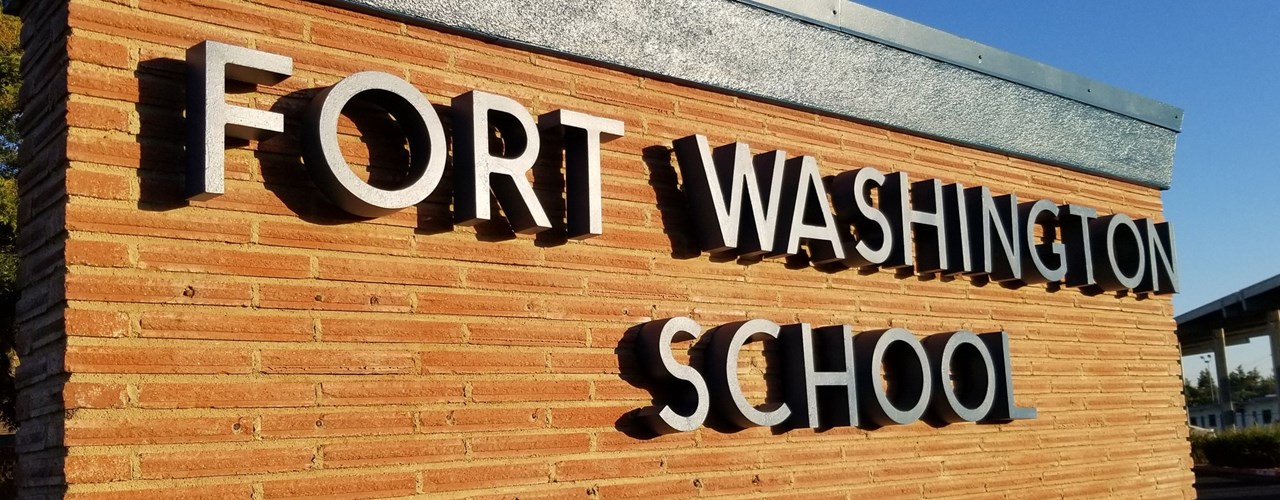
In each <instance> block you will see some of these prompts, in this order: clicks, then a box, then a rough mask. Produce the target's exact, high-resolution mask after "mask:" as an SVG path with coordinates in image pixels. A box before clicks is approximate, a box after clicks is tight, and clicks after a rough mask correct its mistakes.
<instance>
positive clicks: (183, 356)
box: [66, 345, 253, 374]
mask: <svg viewBox="0 0 1280 500" xmlns="http://www.w3.org/2000/svg"><path fill="white" fill-rule="evenodd" d="M66 368H67V371H69V372H71V373H189V374H215V373H249V372H251V371H252V370H253V355H252V353H251V352H250V351H248V350H245V349H211V348H198V349H175V348H168V347H145V346H75V345H73V346H68V347H67V360H66Z"/></svg>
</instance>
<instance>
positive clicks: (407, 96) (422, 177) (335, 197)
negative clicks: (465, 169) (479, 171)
mask: <svg viewBox="0 0 1280 500" xmlns="http://www.w3.org/2000/svg"><path fill="white" fill-rule="evenodd" d="M357 96H359V97H362V98H365V99H368V100H369V101H370V102H372V103H373V104H376V105H378V106H379V107H381V108H382V109H384V110H386V111H387V113H390V114H391V116H393V117H395V119H396V123H397V124H399V125H400V127H401V128H402V129H403V130H404V135H405V138H406V139H408V141H409V175H408V176H407V177H406V178H407V179H408V185H407V186H404V187H402V188H399V189H395V190H387V189H380V188H376V187H374V186H372V185H370V184H369V183H367V182H365V181H364V180H362V179H360V177H357V176H356V174H355V172H352V171H351V166H350V165H348V164H347V160H346V158H343V156H342V149H341V148H340V147H339V146H338V118H339V117H340V116H342V110H343V108H345V107H346V106H347V103H349V102H351V100H352V99H355V98H356V97H357ZM307 115H308V116H307V124H306V129H305V131H304V135H303V139H304V147H303V155H304V158H305V159H306V165H307V172H309V173H310V174H311V178H312V180H314V181H315V183H316V187H318V188H320V191H321V192H323V193H324V194H325V196H327V197H329V200H330V201H332V202H333V203H334V204H336V205H338V206H339V207H341V208H342V209H343V210H346V211H348V212H351V213H353V214H356V215H359V216H362V217H379V216H382V215H387V214H389V213H392V212H395V211H397V210H400V209H403V208H407V207H411V206H413V205H417V204H418V203H421V202H422V200H425V199H426V198H427V196H430V195H431V192H432V191H435V189H436V186H438V185H439V184H440V178H441V176H443V175H444V162H445V153H446V149H447V146H446V144H445V139H444V126H443V125H441V123H440V117H439V115H437V114H436V111H435V108H432V107H431V103H430V102H428V101H427V98H426V97H425V96H423V95H422V92H419V91H418V89H416V88H414V86H413V85H410V84H409V82H406V81H404V80H402V79H400V77H397V76H394V75H390V74H387V73H382V72H378V71H366V72H362V73H356V74H354V75H351V76H348V77H346V78H343V79H342V81H339V82H338V83H337V84H335V85H334V86H332V87H329V88H327V89H324V90H323V91H321V92H320V93H319V94H317V95H316V97H315V98H314V99H312V100H311V105H310V107H309V108H308V110H307Z"/></svg>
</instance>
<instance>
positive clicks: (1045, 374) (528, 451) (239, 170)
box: [21, 0, 1192, 500]
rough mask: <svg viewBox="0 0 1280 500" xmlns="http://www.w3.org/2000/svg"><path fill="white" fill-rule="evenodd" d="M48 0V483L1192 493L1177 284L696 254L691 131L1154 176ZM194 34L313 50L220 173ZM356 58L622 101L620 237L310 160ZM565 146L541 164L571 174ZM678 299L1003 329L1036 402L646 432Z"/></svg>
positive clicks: (531, 65) (36, 345) (575, 70)
mask: <svg viewBox="0 0 1280 500" xmlns="http://www.w3.org/2000/svg"><path fill="white" fill-rule="evenodd" d="M53 4H58V5H57V6H55V5H53ZM23 15H24V17H25V19H26V21H27V30H28V32H29V33H32V35H31V36H30V37H29V39H30V42H29V51H28V55H27V62H28V64H27V66H26V70H27V72H28V75H29V77H28V80H27V81H28V82H32V81H33V75H56V76H55V77H52V78H50V79H49V80H51V81H54V82H56V83H55V84H54V85H49V86H47V87H42V88H41V89H40V90H38V91H35V90H33V91H31V94H33V96H32V97H30V98H29V99H28V102H29V103H30V104H29V105H28V106H27V108H25V109H28V110H38V113H31V112H30V111H29V114H31V115H32V116H39V119H38V120H37V119H35V118H32V119H30V120H28V122H27V124H26V127H25V130H26V131H27V134H28V135H27V137H26V143H25V144H24V147H25V148H27V149H26V153H25V154H26V155H27V157H28V158H37V157H38V158H40V160H38V161H35V160H33V161H32V162H31V163H30V165H31V166H30V167H28V169H27V172H26V173H24V179H23V184H22V197H23V208H24V210H25V212H24V213H25V214H26V215H25V220H26V221H27V225H26V226H25V227H24V228H23V236H24V240H23V241H24V244H23V255H24V257H25V258H26V260H24V269H25V271H26V273H25V274H24V276H26V278H25V279H24V283H25V287H26V288H25V290H26V291H27V293H28V294H29V295H27V296H25V297H24V304H26V305H27V307H24V311H27V314H25V315H24V318H25V322H24V327H23V336H24V339H26V340H25V341H24V348H23V354H24V360H23V367H24V368H26V369H27V372H26V375H25V376H24V377H23V382H22V383H23V384H25V387H24V399H23V401H24V408H25V409H26V410H25V413H24V415H25V416H24V417H23V418H24V419H26V420H25V421H24V426H23V433H24V435H26V436H27V437H26V438H24V439H21V442H22V443H24V448H23V451H22V452H23V454H24V455H23V459H22V460H23V466H24V470H25V474H26V475H27V476H28V477H27V489H26V490H25V493H26V495H28V496H31V497H38V496H41V495H46V496H56V495H58V494H61V493H62V492H63V488H64V487H63V486H61V483H63V482H64V481H63V479H64V477H63V476H64V474H63V471H65V483H66V485H65V493H66V494H67V496H68V498H75V499H95V500H96V499H117V498H120V499H123V498H130V499H137V498H144V499H145V498H174V497H181V498H255V499H269V498H290V497H312V496H316V495H326V494H335V495H336V494H342V495H350V497H353V498H356V497H359V498H363V497H382V496H407V495H414V494H427V495H429V494H440V493H445V494H448V495H450V496H471V497H483V498H489V497H513V496H516V495H517V494H518V495H519V496H520V498H532V497H539V496H546V497H572V496H576V497H596V498H616V497H627V496H641V497H650V496H658V495H663V494H669V495H672V496H676V497H688V496H696V495H701V496H716V495H731V496H740V495H747V494H753V493H761V492H780V491H790V492H796V493H801V494H804V495H806V496H812V495H818V496H831V497H838V498H845V497H848V498H863V497H869V496H872V495H888V496H895V495H896V496H905V497H920V496H926V497H964V496H976V497H1005V496H1016V497H1033V498H1044V497H1047V496H1057V495H1065V496H1102V495H1108V494H1110V495H1113V496H1116V497H1123V498H1135V497H1139V496H1150V497H1161V498H1184V497H1187V496H1191V495H1192V492H1191V489H1190V485H1191V474H1190V472H1189V466H1190V460H1189V456H1188V455H1189V452H1188V445H1187V442H1186V440H1185V436H1186V432H1187V427H1186V422H1185V413H1184V411H1183V408H1182V407H1183V399H1182V395H1181V369H1180V366H1179V352H1178V349H1177V345H1176V341H1175V338H1174V335H1173V330H1174V323H1173V321H1172V319H1171V312H1172V311H1171V304H1170V302H1169V300H1168V298H1167V297H1152V298H1145V297H1135V296H1132V295H1128V296H1116V295H1095V296H1089V295H1085V294H1081V293H1080V292H1078V291H1077V290H1074V289H1062V290H1054V291H1050V290H1047V289H1046V288H1045V287H1044V286H1029V287H1024V288H1020V289H1008V288H1003V287H1000V286H996V285H980V284H976V283H971V282H970V281H969V280H967V279H954V280H941V281H940V280H923V279H920V278H916V277H899V276H895V274H894V273H893V272H890V271H881V272H874V273H869V274H868V273H860V272H858V271H854V270H849V271H844V272H838V273H826V272H821V271H817V270H814V269H812V268H808V267H804V266H802V265H797V263H796V262H794V261H792V262H790V263H788V262H784V261H781V260H779V261H765V262H761V263H756V264H740V263H737V262H733V261H727V262H726V261H721V260H720V259H712V258H710V257H708V256H707V255H699V253H698V251H697V249H696V246H695V242H694V237H693V234H692V227H691V225H690V221H689V214H688V211H687V208H686V207H685V203H684V200H683V198H682V195H681V194H680V192H679V189H678V176H677V168H676V166H675V163H674V158H673V155H672V153H671V151H670V144H671V141H672V140H673V139H675V138H678V137H682V136H686V135H690V134H695V133H697V134H704V135H707V136H709V137H710V140H711V143H712V144H722V143H727V142H731V141H735V140H741V141H746V142H748V143H749V144H750V145H751V146H752V148H753V150H754V151H756V152H760V151H765V150H770V149H784V150H786V151H787V152H788V153H790V154H791V155H800V154H808V155H813V156H815V157H817V158H818V161H819V163H820V165H821V166H822V168H823V170H824V172H825V173H835V172H839V171H843V170H848V169H852V168H856V167H860V166H864V165H872V166H876V167H878V168H880V169H881V170H883V171H905V172H908V173H909V174H910V175H911V176H912V177H913V178H939V179H942V180H944V181H948V182H951V181H959V182H963V183H965V184H966V185H986V186H990V187H991V188H992V190H993V191H995V192H996V193H1017V194H1018V196H1019V197H1022V198H1027V199H1035V198H1041V197H1044V198H1049V199H1051V200H1054V201H1055V202H1059V203H1068V202H1070V203H1076V204H1081V205H1088V206H1093V207H1097V208H1098V209H1099V211H1100V212H1101V213H1104V214H1106V213H1126V214H1129V215H1131V216H1134V217H1135V218H1136V217H1152V216H1154V217H1159V215H1160V210H1161V203H1160V193H1159V192H1158V191H1156V190H1154V189H1149V188H1144V187H1139V186H1135V185H1131V184H1126V183H1123V182H1118V181H1112V180H1107V179H1102V178H1098V177H1091V176H1088V175H1085V174H1080V173H1076V172H1070V171H1067V170H1064V169H1061V168H1057V167H1051V166H1046V165H1041V164H1036V163H1032V162H1028V161H1024V160H1021V159H1015V158H1010V157H1007V156H1002V155H998V154H992V153H987V152H981V151H976V150H973V149H968V148H964V147H960V146H954V145H950V144H945V143H940V142H936V141H933V140H929V139H925V138H920V137H916V136H912V135H908V134H903V133H899V132H895V131H888V130H884V129H880V128H876V127H872V126H867V125H863V124H858V123H854V122H851V121H849V120H846V119H840V118H833V117H830V116H825V115H820V114H814V113H810V112H805V111H799V110H795V109H790V108H786V107H782V106H778V105H773V104H768V103H762V102H758V101H753V100H750V99H746V98H739V97H734V96H730V95H725V94H720V93H716V92H711V91H704V90H697V89H691V88H688V87H685V86H681V85H679V84H674V83H670V82H665V81H661V80H657V79H653V78H648V77H640V76H636V75H632V74H628V73H625V72H620V71H614V70H609V69H602V68H599V67H595V66H591V65H588V64H583V63H580V62H573V61H569V60H565V59H562V58H559V57H555V56H550V55H543V54H536V53H530V52H527V51H523V50H517V49H512V48H506V47H502V46H498V45H494V44H490V43H486V42H482V41H478V40H474V39H470V38H466V37H462V36H457V35H451V34H447V33H442V32H440V31H436V30H433V29H429V28H424V27H420V26H413V25H406V24H404V23H401V22H396V21H392V20H386V19H380V18H376V17H371V16H368V15H364V14H357V13H353V12H348V11H344V10H340V9H336V8H332V7H327V6H324V5H322V4H317V3H313V2H305V1H301V0H272V1H267V0H259V1H252V2H250V1H232V0H205V1H201V2H185V1H174V0H116V1H108V0H71V1H70V2H69V6H62V5H61V4H60V3H58V2H36V1H29V2H26V6H25V7H24V10H23ZM36 22H39V23H40V25H39V26H40V27H38V28H37V27H35V26H34V25H35V24H36ZM64 24H65V25H68V26H69V30H60V29H58V26H61V25H64ZM64 35H65V38H64ZM203 40H216V41H221V42H226V43H230V44H234V45H239V46H245V47H251V48H256V49H259V50H265V51H269V52H273V53H278V54H282V55H287V56H290V57H292V58H294V61H295V65H296V68H295V72H294V75H293V76H292V77H291V78H289V79H287V80H285V81H284V82H282V83H281V84H278V85H274V86H260V87H258V88H257V89H256V90H250V89H238V91H237V93H234V94H233V95H231V96H230V97H229V99H230V100H231V101H232V102H235V103H237V104H240V105H245V106H250V107H254V108H260V109H274V110H276V111H280V112H284V113H287V114H289V120H288V122H287V130H288V131H287V133H286V134H285V135H283V136H279V137H276V138H273V139H269V140H265V141H262V142H253V143H249V144H247V145H239V144H232V145H231V146H229V148H228V149H227V152H226V155H227V187H226V194H225V195H224V196H221V197H218V198H215V199H213V200H210V201H204V202H190V203H188V202H185V201H184V200H183V199H182V180H183V173H182V170H183V164H184V153H183V149H182V141H183V134H184V125H183V87H184V85H183V75H184V70H185V66H184V62H183V61H184V58H185V50H186V49H187V48H188V47H190V46H192V45H195V44H196V43H198V42H200V41H203ZM46 47H47V49H46ZM64 52H65V54H67V55H68V56H69V58H68V59H69V62H64V61H65V60H64V59H63V56H62V54H63V53H64ZM42 54H43V55H42ZM362 70H380V71H386V72H389V73H391V74H394V75H397V76H400V77H402V78H404V79H406V80H408V81H410V82H412V83H413V84H414V85H415V86H417V87H418V88H419V89H421V90H422V91H423V92H424V94H426V95H427V96H428V98H429V99H430V100H431V101H432V102H433V103H435V104H437V105H438V106H442V105H447V103H448V102H449V99H450V98H452V97H454V96H456V95H458V94H461V93H464V92H466V91H468V90H472V89H478V90H484V91H488V92H493V93H497V94H501V95H506V96H509V97H512V98H514V99H516V100H518V101H520V102H521V103H522V104H524V105H525V106H526V107H527V108H529V109H530V111H531V112H533V113H534V114H540V113H544V112H548V111H552V110H555V109H561V108H565V109H573V110H577V111H583V112H587V113H591V114H596V115H600V116H606V117H610V118H615V119H620V120H624V121H625V122H626V137H624V138H622V139H619V140H616V141H614V142H610V143H608V144H607V145H606V147H605V149H606V151H605V154H604V161H603V163H604V170H603V177H604V180H603V193H604V213H605V231H604V235H603V236H600V237H598V238H594V239H590V240H586V241H581V242H580V241H565V240H564V238H563V237H560V238H557V237H556V236H546V235H544V236H538V237H533V236H523V235H520V236H517V235H515V234H512V233H511V232H510V230H509V229H508V228H507V225H506V223H505V221H503V220H501V219H500V218H499V219H498V220H495V221H494V222H492V223H487V224H482V225H480V226H477V227H472V228H467V227H460V226H459V227H453V226H452V225H450V224H449V223H448V216H449V209H448V202H449V189H448V186H449V185H450V183H449V181H448V179H446V180H445V182H443V183H442V184H441V186H442V187H441V189H439V190H438V191H437V193H436V195H435V196H433V197H432V198H431V199H430V200H428V202H427V203H424V204H423V205H421V206H420V207H418V208H416V209H412V208H411V209H407V210H404V211H401V212H399V213H397V214H394V215H390V216H386V217H382V218H378V219H373V220H361V219H353V218H351V217H349V216H345V215H343V214H342V213H341V212H340V211H339V210H338V209H336V208H334V207H333V206H332V205H330V204H329V203H328V201H327V200H325V199H324V198H323V197H322V196H321V195H320V193H319V192H318V191H317V190H316V188H315V187H314V186H312V185H311V183H310V181H309V178H308V176H307V174H306V172H305V170H304V169H303V166H302V163H301V159H300V157H299V151H300V145H299V138H298V135H297V134H296V130H297V125H298V121H297V120H298V117H297V114H298V112H299V111H300V110H301V109H303V108H304V107H305V105H306V103H307V102H308V100H309V99H310V97H311V96H312V95H314V90H313V89H316V88H321V87H324V86H327V85H330V84H332V83H334V82H336V81H337V80H338V79H340V78H341V77H343V76H345V75H347V74H350V73H352V72H356V71H362ZM63 74H65V78H63ZM68 90H69V96H68V92H67V91H68ZM36 92H40V94H39V96H34V94H35V93H36ZM64 105H65V106H64ZM352 116H353V118H354V121H352V120H350V119H349V120H347V121H345V122H344V127H343V129H342V130H343V132H344V133H345V134H347V137H346V138H345V139H344V141H343V144H344V149H345V150H346V151H347V157H348V159H349V160H350V161H351V162H352V163H353V164H356V165H358V166H359V170H361V171H362V172H364V173H365V175H368V174H369V172H370V171H373V172H376V171H378V170H379V169H380V168H383V167H384V166H394V165H399V164H402V163H398V162H401V161H402V160H403V158H402V157H397V156H396V155H391V156H392V158H378V157H377V156H376V154H377V152H378V151H386V149H387V148H386V144H385V142H386V141H388V140H389V141H390V142H392V143H397V144H398V143H399V141H398V140H397V139H396V138H395V137H394V132H392V134H391V136H390V137H391V138H390V139H387V138H386V137H387V136H385V135H381V134H378V133H376V132H379V131H386V130H392V131H394V128H388V127H386V125H388V124H387V123H385V119H383V121H382V122H379V121H378V120H379V117H377V116H374V115H371V116H370V117H366V118H361V117H360V116H359V113H353V114H352ZM60 121H61V122H62V123H65V130H66V132H65V134H64V133H63V132H62V130H63V127H61V126H59V122H60ZM361 135H363V136H364V137H365V139H364V140H361V139H360V136H361ZM552 149H554V148H552ZM371 153H374V155H373V157H371ZM401 156H402V155H401ZM553 160H558V158H548V159H547V160H546V161H543V162H542V163H540V166H539V167H537V168H535V183H536V184H537V185H538V186H539V188H540V197H541V198H542V199H543V200H544V204H546V205H548V206H550V205H551V204H554V203H555V201H556V200H557V199H558V197H559V196H560V195H559V194H558V193H559V191H560V190H561V189H562V186H561V185H559V184H556V182H555V181H550V182H547V181H545V179H547V178H552V179H554V178H556V177H557V176H558V175H559V174H558V173H556V172H555V170H554V169H557V168H558V166H557V165H558V161H553ZM366 167H367V168H366ZM543 174H546V175H543ZM540 176H541V179H542V180H539V178H540ZM561 182H562V181H561ZM62 193H65V194H66V196H62ZM550 212H551V215H552V218H553V219H555V218H557V217H560V218H561V219H563V209H562V208H561V209H560V210H559V211H557V210H550ZM558 224H561V225H562V224H563V223H562V222H561V223H558ZM63 228H65V232H63V231H62V229H63ZM552 233H556V231H555V230H553V231H552ZM64 241H65V251H64V250H63V248H64V247H63V243H64ZM64 263H65V271H63V268H64V266H63V264H64ZM32 291H35V293H34V294H33V293H31V292H32ZM27 297H31V298H27ZM64 297H65V298H64ZM675 315H687V316H690V317H692V318H694V319H695V320H698V321H699V322H701V323H702V324H703V325H704V326H708V327H709V326H713V325H718V324H720V323H724V322H728V321H734V320H742V319H748V318H766V319H770V320H773V321H775V322H778V323H782V324H785V323H793V322H809V323H813V324H815V325H827V324H850V325H853V327H854V330H855V331H863V330H871V329H878V328H885V327H889V326H903V327H907V328H909V329H911V330H912V331H914V332H916V333H917V334H921V335H924V334H930V333H936V332H943V331H953V330H957V329H961V328H964V329H970V330H974V331H979V332H982V331H996V330H1001V329H1003V330H1007V331H1008V332H1009V333H1010V335H1011V337H1012V359H1013V370H1014V380H1015V385H1016V388H1017V391H1018V395H1019V401H1018V403H1019V404H1020V405H1022V406H1034V407H1036V408H1038V410H1039V414H1040V417H1039V418H1038V419H1036V420H1030V421H1018V422H1015V423H1011V424H1007V425H974V424H957V425H951V426H947V427H944V428H933V427H930V426H928V425H925V424H922V423H917V424H913V425H909V426H900V427H890V428H883V429H879V430H875V431H865V430H859V429H851V428H842V429H832V430H828V431H824V432H816V431H813V430H805V429H801V430H793V431H790V432H786V433H783V434H775V433H773V432H771V431H770V429H764V428H757V429H753V430H748V431H744V432H739V433H733V434H726V433H721V432H718V431H715V430H712V429H709V428H703V429H701V430H699V431H697V432H693V433H683V434H675V435H669V436H666V437H662V438H658V439H637V438H634V437H631V436H630V435H629V432H630V430H631V429H630V428H629V427H628V419H627V418H626V415H628V414H629V413H630V412H632V411H633V410H635V409H637V408H641V407H644V406H648V405H649V404H650V395H649V393H648V392H646V391H644V390H642V389H640V388H639V387H637V386H636V385H634V384H635V382H634V380H633V377H631V376H630V372H631V371H634V367H633V366H632V365H633V361H632V360H631V356H632V355H631V349H630V347H629V343H628V342H627V341H625V340H624V336H625V332H626V331H627V330H628V329H629V328H631V327H633V326H635V325H637V324H639V323H642V322H644V321H647V320H649V319H659V318H665V317H670V316H675ZM64 334H65V335H64ZM37 338H39V339H42V340H40V341H36V340H35V339H37ZM64 340H65V341H64ZM765 365H766V361H765V356H764V355H763V354H762V353H760V352H759V351H758V350H756V351H753V352H752V353H750V354H749V355H746V356H744V359H743V362H742V364H741V366H740V370H741V371H742V372H743V373H744V378H746V379H747V381H746V382H745V385H746V388H747V390H748V392H749V393H750V394H751V396H752V397H754V398H756V399H757V400H759V399H763V398H764V394H765V389H766V386H767V380H765V378H764V377H763V376H762V374H761V372H762V371H763V368H764V367H765ZM28 367H30V368H28ZM37 372H38V374H37ZM58 401H61V402H62V404H61V405H59V404H58ZM60 406H61V407H60ZM59 410H64V411H59ZM63 428H65V431H63ZM63 446H64V447H65V452H63V449H62V448H61V447H63Z"/></svg>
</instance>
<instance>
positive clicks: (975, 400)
mask: <svg viewBox="0 0 1280 500" xmlns="http://www.w3.org/2000/svg"><path fill="white" fill-rule="evenodd" d="M924 346H925V349H927V350H928V351H929V357H930V358H932V359H933V362H934V365H935V366H936V367H937V369H936V370H935V371H934V372H933V384H934V386H935V390H936V391H937V392H935V393H934V394H933V402H932V403H931V404H930V408H932V409H933V413H934V415H936V416H937V417H938V419H939V420H941V421H943V422H947V423H955V422H977V421H979V420H982V419H983V418H986V416H987V413H990V412H991V405H992V404H994V403H995V398H996V367H995V362H994V361H992V359H991V352H990V350H989V349H987V345H986V344H985V343H983V342H982V340H981V339H979V338H978V336H977V335H974V334H973V332H967V331H963V330H962V331H959V332H952V333H940V334H937V335H931V336H929V337H928V338H926V339H924Z"/></svg>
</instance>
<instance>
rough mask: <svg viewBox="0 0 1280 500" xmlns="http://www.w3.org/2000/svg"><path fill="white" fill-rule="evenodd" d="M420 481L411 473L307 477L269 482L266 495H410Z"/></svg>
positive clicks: (280, 496) (304, 496)
mask: <svg viewBox="0 0 1280 500" xmlns="http://www.w3.org/2000/svg"><path fill="white" fill-rule="evenodd" d="M417 489H418V480H417V478H416V477H414V475H413V474H410V473H395V474H377V475H369V474H365V475H357V476H336V477H308V478H306V479H286V480H280V481H266V482H264V483H263V484H262V497H263V498H384V497H400V496H410V495H413V494H414V493H416V492H417Z"/></svg>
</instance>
